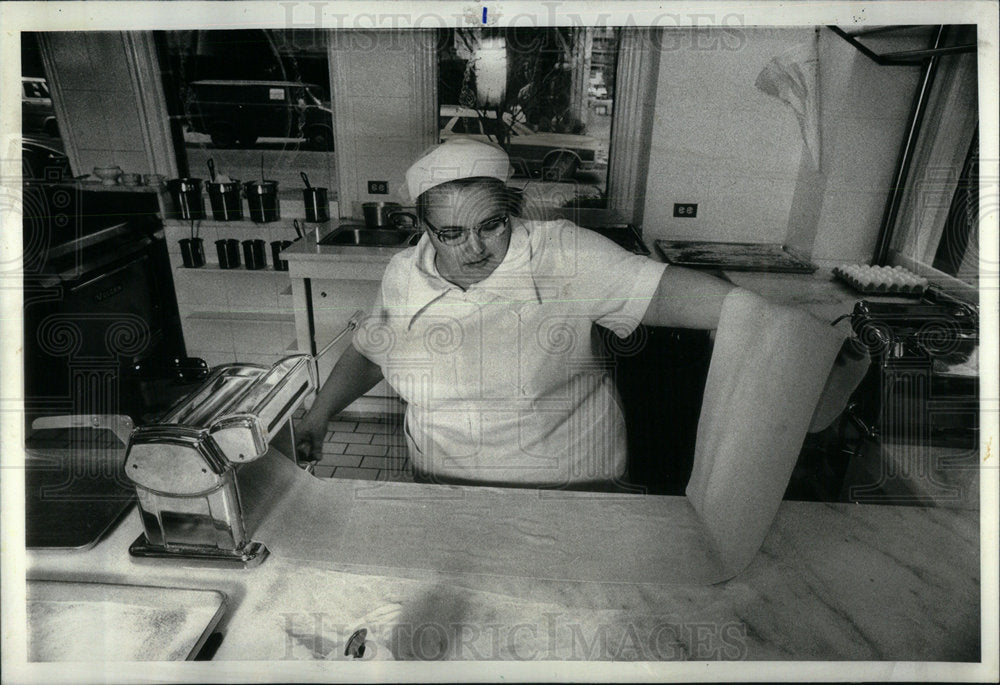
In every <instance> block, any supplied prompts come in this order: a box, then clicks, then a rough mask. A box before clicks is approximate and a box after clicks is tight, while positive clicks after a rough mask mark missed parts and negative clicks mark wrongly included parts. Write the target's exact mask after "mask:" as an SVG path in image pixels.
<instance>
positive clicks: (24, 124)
mask: <svg viewBox="0 0 1000 685" xmlns="http://www.w3.org/2000/svg"><path fill="white" fill-rule="evenodd" d="M21 129H22V131H23V132H24V133H44V134H45V135H47V136H52V137H53V138H58V137H59V126H58V124H57V123H56V113H55V110H54V109H52V96H51V95H50V93H49V84H48V81H46V80H45V79H44V78H40V77H37V76H22V77H21Z"/></svg>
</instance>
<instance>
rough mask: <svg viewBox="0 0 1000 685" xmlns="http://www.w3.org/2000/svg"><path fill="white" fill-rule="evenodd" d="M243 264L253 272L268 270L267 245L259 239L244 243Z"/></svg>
mask: <svg viewBox="0 0 1000 685" xmlns="http://www.w3.org/2000/svg"><path fill="white" fill-rule="evenodd" d="M243 264H244V266H246V268H248V269H250V270H251V271H257V270H258V269H266V268H267V243H266V242H264V241H263V240H260V239H259V238H258V239H256V240H244V241H243Z"/></svg>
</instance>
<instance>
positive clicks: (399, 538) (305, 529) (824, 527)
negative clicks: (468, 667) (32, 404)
mask: <svg viewBox="0 0 1000 685" xmlns="http://www.w3.org/2000/svg"><path fill="white" fill-rule="evenodd" d="M322 483H323V485H322V487H323V488H325V489H324V490H319V491H318V492H321V493H328V496H329V500H328V504H329V506H328V507H325V508H321V509H320V510H319V511H316V509H315V508H314V509H312V511H315V515H309V514H308V513H305V514H303V515H302V516H301V517H300V518H296V519H295V520H293V521H284V522H282V524H283V525H286V526H294V527H293V528H290V530H294V531H295V532H294V535H295V536H297V537H299V538H300V540H305V541H310V540H313V541H315V543H316V545H317V547H318V548H322V547H323V546H324V545H326V546H328V550H327V551H326V552H325V553H319V552H317V553H315V554H301V553H294V552H288V551H285V552H279V551H272V554H271V556H270V557H269V558H268V559H267V560H265V561H264V562H263V564H261V565H260V566H259V567H257V568H254V569H249V570H219V569H205V568H195V567H189V566H187V565H185V564H183V563H179V562H168V561H157V562H150V561H144V562H142V563H140V562H137V561H136V560H134V559H132V558H131V557H130V556H129V554H128V546H129V544H130V543H131V542H132V541H133V540H134V539H135V538H136V536H137V535H139V533H140V531H141V525H140V521H139V516H138V512H137V511H135V510H132V511H131V512H130V513H129V514H128V515H127V517H126V518H125V519H124V520H123V521H122V522H121V523H120V524H119V525H118V526H117V527H116V528H115V529H114V530H113V531H112V532H111V534H110V535H109V536H108V537H107V538H106V539H105V540H103V541H102V542H101V543H100V544H99V545H97V546H96V547H95V548H93V549H91V550H89V551H84V552H54V551H49V552H41V551H36V552H29V553H28V555H27V565H26V573H27V577H28V578H37V579H48V580H87V581H103V582H112V583H131V584H144V585H159V586H172V587H181V588H191V589H213V590H220V591H222V592H224V593H226V594H227V596H228V597H229V598H230V605H231V606H232V607H233V608H232V609H231V610H230V612H229V613H228V614H227V616H225V617H224V618H223V619H222V621H223V622H222V624H221V629H222V630H223V631H224V632H225V635H226V637H225V640H224V641H223V643H222V645H221V647H220V648H219V650H218V652H217V653H216V655H215V659H216V660H234V659H235V660H245V659H253V660H265V661H269V660H282V659H307V660H308V659H343V658H344V656H343V651H344V647H345V643H346V641H347V638H348V636H349V635H350V634H351V633H352V632H353V631H354V630H356V629H358V628H362V627H364V628H367V630H368V633H369V639H370V641H371V643H372V648H371V649H370V651H369V655H368V657H366V658H372V659H383V658H396V659H432V660H433V659H461V660H506V659H520V660H524V659H529V660H536V659H537V660H545V659H548V660H567V659H569V660H579V659H584V660H637V661H657V660H699V661H701V660H704V661H718V660H740V659H749V660H777V661H782V660H870V661H883V660H903V661H910V660H913V661H962V660H965V661H978V659H979V652H980V638H979V635H980V584H979V579H980V558H979V552H978V548H979V518H978V512H976V511H967V510H966V511H961V510H951V509H942V508H917V507H903V506H880V505H860V504H842V505H841V504H819V503H806V502H783V503H782V504H781V507H780V509H779V511H778V514H777V518H776V520H775V522H774V525H773V526H772V528H771V531H770V533H769V535H768V537H767V539H766V540H765V542H764V545H763V548H762V550H761V551H760V552H759V553H758V555H757V556H756V558H755V559H754V561H753V562H752V563H751V565H750V566H749V567H748V568H747V569H746V570H745V571H743V572H742V573H741V574H739V575H737V576H736V577H735V578H732V579H730V580H728V581H726V582H723V583H719V584H715V585H704V584H698V583H684V582H677V579H676V578H670V577H667V574H666V573H664V574H663V575H664V577H662V578H659V579H656V580H655V581H654V582H628V581H623V580H622V577H623V576H622V575H615V576H609V577H600V576H595V577H586V575H587V574H586V573H581V572H580V569H581V568H582V569H586V568H587V567H588V564H590V565H591V566H593V564H594V562H592V561H591V560H590V559H588V557H587V555H586V550H587V549H591V550H600V549H603V548H606V547H607V539H608V538H607V532H606V531H607V530H608V527H609V525H610V526H611V527H612V528H614V529H616V530H620V535H621V536H623V539H624V540H625V542H626V543H627V544H629V545H631V546H633V547H634V549H635V550H636V553H635V555H634V558H632V557H629V558H626V559H623V560H622V561H621V563H623V564H625V566H623V568H631V566H630V565H632V564H636V565H639V564H643V563H645V561H644V559H645V558H646V555H645V552H644V551H643V550H644V549H645V548H648V547H650V546H653V545H655V544H656V542H655V540H653V539H651V538H650V536H649V534H648V532H644V531H649V530H652V529H651V528H650V527H649V526H648V525H646V523H648V521H647V522H645V523H644V522H642V521H639V518H638V517H639V514H638V513H636V512H639V511H640V510H641V511H643V512H647V513H646V514H643V515H644V516H647V515H649V514H648V512H656V513H655V516H654V518H656V520H659V519H662V521H661V523H662V525H663V526H669V525H670V522H671V521H673V520H677V519H679V518H683V516H685V515H686V513H685V510H686V509H687V508H689V505H688V503H687V501H686V499H685V498H683V497H647V496H639V495H632V496H629V497H630V498H639V499H641V500H643V501H642V502H639V503H637V504H636V507H637V508H635V509H632V510H630V509H629V508H628V507H620V506H614V505H613V503H610V504H608V506H607V508H606V513H604V514H603V515H600V514H597V513H595V512H596V511H599V510H603V509H605V507H603V506H601V507H595V506H594V505H595V500H594V495H593V494H589V493H561V497H562V499H561V500H560V506H561V507H564V508H565V509H566V511H567V512H569V515H571V516H575V517H577V518H578V519H580V521H581V523H582V524H586V523H587V522H588V521H589V522H592V523H593V524H594V526H593V530H594V533H593V535H591V536H590V538H589V539H588V538H586V536H584V538H573V539H568V537H567V535H568V534H567V533H566V532H565V531H564V530H560V529H559V527H558V526H557V525H555V524H546V523H545V522H544V521H542V522H539V521H538V520H536V519H533V518H532V517H533V515H535V514H537V513H538V511H540V510H541V508H543V506H544V505H543V504H542V503H541V499H539V498H538V497H537V495H536V496H535V498H534V500H533V501H534V502H535V504H532V499H531V498H530V497H528V498H525V499H523V500H522V502H521V504H520V505H519V509H520V510H523V514H518V515H516V516H513V519H514V520H503V521H496V520H493V519H492V518H491V516H490V511H491V506H492V507H493V509H494V510H495V502H496V497H497V496H498V494H497V492H498V491H497V490H496V489H493V488H482V489H480V488H459V489H457V492H459V493H460V496H461V497H462V498H463V500H464V501H463V506H464V507H466V508H467V510H468V511H481V512H482V514H481V515H480V516H478V517H472V518H467V517H441V520H439V521H438V522H437V524H436V525H437V528H438V529H437V530H435V531H433V534H430V535H427V536H421V537H418V538H417V540H418V541H420V542H421V544H423V542H424V541H425V542H426V544H425V545H424V547H425V548H424V549H421V550H420V553H419V556H420V557H421V558H420V560H417V559H414V560H413V561H412V563H410V562H406V561H405V559H404V561H403V562H402V563H399V562H398V560H397V562H396V563H395V564H394V565H390V563H388V562H386V561H385V560H386V559H387V557H386V556H385V549H384V548H385V546H386V545H388V544H392V545H404V541H405V539H406V538H412V537H413V534H414V531H413V530H412V526H414V525H417V523H415V521H423V520H425V519H426V517H427V516H429V515H432V514H433V512H434V511H435V504H434V498H433V497H430V498H429V497H428V496H429V495H430V494H434V493H435V492H437V493H438V494H440V491H435V490H434V489H435V488H442V487H444V486H431V485H417V484H407V483H382V484H379V487H380V488H381V489H380V496H379V498H376V499H375V500H372V498H371V490H370V488H371V487H372V484H371V483H361V482H354V481H323V482H322ZM501 492H503V491H501ZM365 493H368V494H365ZM617 497H621V496H617ZM360 498H366V506H368V507H370V511H371V512H372V513H374V514H377V515H378V516H379V519H380V527H375V528H372V527H371V526H368V527H365V526H361V524H360V523H357V522H355V521H354V518H353V517H347V519H349V520H347V519H345V520H339V516H340V514H339V513H338V512H341V511H343V509H342V508H341V507H342V505H343V503H344V502H348V501H350V502H355V503H356V502H359V501H361V500H360ZM491 503H492V504H491ZM284 511H286V512H287V510H284ZM324 511H325V512H326V513H324ZM630 511H631V512H632V513H630ZM414 513H418V514H419V515H418V516H413V514H414ZM274 515H276V514H274ZM587 517H589V518H587ZM598 517H600V518H601V519H604V520H599V518H598ZM609 517H610V518H609ZM529 520H531V521H532V525H533V526H534V528H532V529H530V540H529V539H528V538H529V530H528V529H527V528H526V527H525V525H524V524H525V522H526V521H529ZM654 522H655V521H654ZM266 527H267V526H264V528H266ZM376 528H377V529H376ZM582 529H585V530H586V529H589V526H587V525H583V526H582ZM255 530H257V529H255ZM366 531H367V532H366ZM379 531H383V532H382V533H380V532H379ZM384 531H390V533H388V534H387V533H385V532H384ZM258 532H259V531H258ZM366 535H367V536H368V537H369V538H370V539H369V540H367V541H366V540H365V536H366ZM563 538H567V539H563ZM470 539H474V540H476V542H471V543H470V542H469V540H470ZM519 540H523V541H526V542H529V547H531V545H538V544H552V545H554V546H555V547H554V549H558V550H559V551H560V552H561V553H563V554H568V553H570V552H573V554H572V556H573V557H574V558H575V559H576V560H575V561H574V562H572V563H567V564H566V566H565V569H566V572H565V573H562V574H561V573H560V572H559V569H558V568H556V569H553V570H552V571H551V572H548V573H546V574H541V575H539V576H538V577H534V578H529V577H525V576H523V575H518V574H510V573H506V572H503V573H492V574H490V573H483V572H482V571H481V568H482V567H483V565H486V566H489V565H491V564H495V565H496V566H497V568H503V567H504V565H505V564H506V563H507V562H506V561H505V558H506V557H508V556H510V555H514V556H516V555H517V554H521V553H522V551H521V550H520V549H519V548H521V547H522V543H520V542H519ZM449 541H453V542H449ZM380 543H381V544H380ZM411 544H412V543H411ZM615 544H616V545H619V546H620V545H622V544H624V543H623V542H622V541H621V540H617V541H615ZM275 547H276V548H278V547H284V548H285V549H288V545H275ZM310 549H311V548H310ZM414 549H417V548H414ZM366 555H367V556H366ZM397 556H398V555H397ZM598 556H599V555H598ZM391 557H392V555H391V554H390V555H389V557H388V558H391ZM366 558H368V559H370V561H368V562H366V561H365V559H366ZM593 567H594V568H596V566H593ZM458 569H464V570H458ZM561 575H562V576H565V577H560V576H561ZM625 575H626V576H627V575H628V574H625ZM542 576H544V577H542ZM574 577H576V578H584V579H582V580H579V579H578V580H573V579H567V578H574Z"/></svg>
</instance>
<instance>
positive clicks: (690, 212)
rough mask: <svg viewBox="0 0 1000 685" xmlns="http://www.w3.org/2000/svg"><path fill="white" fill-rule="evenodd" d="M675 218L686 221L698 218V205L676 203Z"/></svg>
mask: <svg viewBox="0 0 1000 685" xmlns="http://www.w3.org/2000/svg"><path fill="white" fill-rule="evenodd" d="M674 216H679V217H683V218H685V219H693V218H695V217H696V216H698V203H696V202H675V203H674Z"/></svg>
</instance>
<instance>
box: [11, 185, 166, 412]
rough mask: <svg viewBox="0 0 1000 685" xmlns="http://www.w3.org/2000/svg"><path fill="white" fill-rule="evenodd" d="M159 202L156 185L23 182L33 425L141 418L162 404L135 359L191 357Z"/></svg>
mask: <svg viewBox="0 0 1000 685" xmlns="http://www.w3.org/2000/svg"><path fill="white" fill-rule="evenodd" d="M159 211H160V208H159V202H158V199H157V195H156V193H152V192H129V191H118V192H115V191H106V190H84V189H83V186H81V185H80V184H72V183H67V184H62V183H26V184H25V187H24V219H23V226H24V232H23V235H24V239H23V240H24V281H23V286H24V305H23V306H24V309H23V311H24V353H25V361H24V396H25V418H26V419H27V421H28V422H29V425H30V422H31V420H32V419H33V418H35V417H37V416H42V415H57V414H78V415H98V414H126V415H129V416H131V417H132V418H133V420H135V421H136V422H137V423H139V422H142V421H143V419H144V417H146V416H147V415H148V414H149V413H150V412H151V411H152V410H153V409H155V408H154V407H150V406H149V401H148V400H149V398H148V397H147V398H146V401H144V400H143V393H142V389H143V388H142V385H143V383H146V382H147V381H146V379H143V378H142V377H141V375H140V374H137V373H136V367H137V365H138V367H139V369H140V370H141V369H142V368H144V367H148V366H150V361H149V360H151V359H183V358H184V357H185V351H184V341H183V338H182V335H181V327H180V318H179V315H178V311H177V301H176V297H175V295H174V288H173V279H172V278H171V271H170V264H169V259H168V257H167V251H166V245H165V242H164V238H163V230H162V223H161V221H160V218H159ZM154 366H161V365H159V364H154ZM146 394H147V395H148V393H146Z"/></svg>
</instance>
